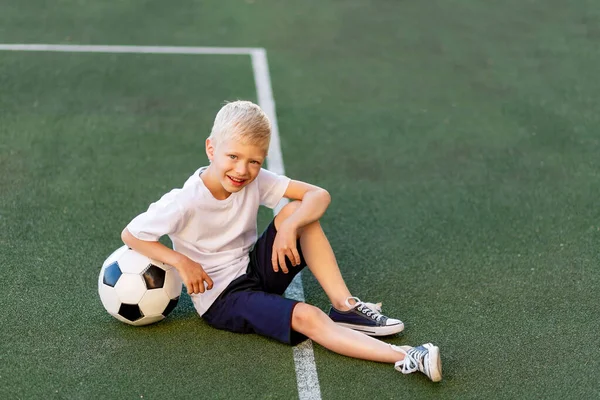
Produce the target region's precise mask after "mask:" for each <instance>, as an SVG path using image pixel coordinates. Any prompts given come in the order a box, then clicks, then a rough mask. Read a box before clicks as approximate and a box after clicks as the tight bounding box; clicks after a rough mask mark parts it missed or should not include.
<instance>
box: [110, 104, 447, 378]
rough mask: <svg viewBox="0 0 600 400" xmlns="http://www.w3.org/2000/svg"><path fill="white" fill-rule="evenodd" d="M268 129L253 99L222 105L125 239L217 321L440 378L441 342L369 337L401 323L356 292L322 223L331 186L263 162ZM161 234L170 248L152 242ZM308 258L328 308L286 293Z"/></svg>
mask: <svg viewBox="0 0 600 400" xmlns="http://www.w3.org/2000/svg"><path fill="white" fill-rule="evenodd" d="M270 135H271V125H270V122H269V119H268V118H267V116H266V115H265V114H264V112H263V111H262V110H261V109H260V108H259V107H258V106H257V105H256V104H253V103H251V102H248V101H236V102H233V103H228V104H226V105H225V106H224V107H223V108H221V110H220V111H219V112H218V114H217V116H216V118H215V122H214V126H213V128H212V132H211V134H210V137H209V138H208V139H206V143H205V146H206V154H207V156H208V159H209V160H210V164H209V166H208V167H203V168H200V169H199V170H198V171H196V172H195V173H194V174H193V175H192V176H191V177H190V178H189V179H188V180H187V181H186V182H185V184H184V186H183V188H181V189H174V190H172V191H171V192H169V193H167V194H165V195H164V196H163V197H162V198H161V199H160V200H159V201H158V202H156V203H153V204H151V205H150V207H149V208H148V210H147V211H146V212H145V213H143V214H140V215H139V216H137V217H136V218H134V219H133V220H132V221H131V222H130V223H129V225H128V226H127V227H126V228H125V229H124V230H123V233H122V235H121V237H122V239H123V242H125V244H127V245H128V246H129V247H131V248H132V249H134V250H136V251H138V252H139V253H141V254H144V255H146V256H148V257H150V258H153V259H156V260H159V261H162V262H164V263H167V264H170V265H172V266H174V267H175V268H176V269H177V270H178V272H179V274H180V275H181V278H182V279H183V282H184V284H185V286H186V287H187V291H188V293H189V294H190V296H191V298H192V301H193V303H194V307H195V308H196V310H197V312H198V313H199V314H200V316H202V318H203V319H204V320H205V321H206V322H207V323H208V324H209V325H211V326H213V327H216V328H219V329H225V330H229V331H232V332H241V333H258V334H261V335H264V336H267V337H270V338H273V339H276V340H278V341H280V342H283V343H287V344H292V345H293V344H297V343H299V342H301V341H303V340H305V339H306V338H307V337H308V338H310V339H312V340H313V341H314V342H316V343H319V344H320V345H322V346H324V347H326V348H327V349H329V350H332V351H334V352H337V353H339V354H343V355H346V356H350V357H355V358H361V359H365V360H372V361H378V362H389V363H394V366H395V368H396V369H397V370H398V371H401V372H402V373H404V374H408V373H411V372H415V371H421V372H423V373H424V374H425V375H427V377H428V378H429V379H431V380H432V381H434V382H437V381H439V380H441V379H442V372H441V361H440V355H439V348H438V347H436V346H434V345H432V344H431V343H427V344H424V345H422V346H419V347H410V346H394V345H390V344H387V343H384V342H382V341H379V340H377V339H374V338H372V337H370V336H368V335H372V336H380V335H391V334H394V333H398V332H400V331H402V330H403V329H404V324H403V323H402V321H400V320H397V319H392V318H387V317H386V316H384V315H382V314H381V309H380V308H379V307H378V306H377V305H374V304H370V303H364V302H361V301H360V300H359V299H358V298H356V297H352V295H351V294H350V291H349V290H348V288H347V287H346V284H345V283H344V281H343V279H342V276H341V273H340V270H339V267H338V265H337V262H336V259H335V256H334V254H333V251H332V249H331V246H330V245H329V242H328V240H327V238H326V237H325V234H324V233H323V230H322V229H321V226H320V224H319V219H320V218H321V217H322V216H323V214H324V213H325V210H326V209H327V207H328V205H329V203H330V200H331V199H330V196H329V193H328V192H327V191H325V190H324V189H321V188H319V187H316V186H313V185H310V184H308V183H304V182H300V181H295V180H291V179H289V178H287V177H285V176H279V175H276V174H274V173H272V172H270V171H267V170H264V169H262V168H261V166H262V164H263V163H264V161H265V158H266V156H267V150H268V148H269V141H270ZM283 197H285V198H288V199H290V200H295V201H292V202H291V203H289V204H287V205H286V206H284V207H283V208H282V209H281V211H280V212H279V214H277V216H276V217H275V218H274V220H273V221H272V222H271V224H270V225H269V227H268V228H267V229H266V230H265V232H264V233H263V234H262V235H261V237H260V238H259V239H258V240H257V234H256V219H257V213H258V208H259V205H261V204H262V205H265V206H267V207H269V208H274V207H275V206H276V205H277V204H278V203H279V201H280V200H281V199H282V198H283ZM163 235H169V237H170V238H171V240H172V242H173V250H171V249H169V248H168V247H166V246H164V245H162V244H161V243H159V242H158V239H159V238H160V237H161V236H163ZM304 266H308V268H309V269H310V270H311V272H312V273H313V275H314V276H315V278H316V279H317V281H318V282H319V284H320V285H321V286H322V287H323V289H324V290H325V293H326V294H327V296H328V297H329V299H330V301H331V303H332V307H331V310H330V311H329V315H328V314H325V313H324V312H323V311H321V310H320V309H319V308H317V307H314V306H311V305H308V304H306V303H302V302H297V301H295V300H291V299H286V298H284V297H282V294H283V292H284V291H285V289H286V288H287V286H288V285H289V284H290V283H291V281H292V279H293V277H294V276H295V275H296V274H297V273H298V272H300V270H301V269H302V268H303V267H304ZM367 334H368V335H367Z"/></svg>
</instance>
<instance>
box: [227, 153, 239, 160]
mask: <svg viewBox="0 0 600 400" xmlns="http://www.w3.org/2000/svg"><path fill="white" fill-rule="evenodd" d="M229 158H231V159H232V160H235V159H236V158H237V156H234V155H233V154H230V155H229Z"/></svg>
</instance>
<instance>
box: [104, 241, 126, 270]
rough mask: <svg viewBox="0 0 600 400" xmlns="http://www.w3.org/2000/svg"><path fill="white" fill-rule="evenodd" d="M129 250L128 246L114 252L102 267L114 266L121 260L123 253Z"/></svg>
mask: <svg viewBox="0 0 600 400" xmlns="http://www.w3.org/2000/svg"><path fill="white" fill-rule="evenodd" d="M128 249H129V248H128V247H127V246H121V247H119V248H118V249H116V250H115V251H113V253H112V254H111V255H110V256H108V258H107V259H106V261H104V264H102V267H106V266H107V265H109V264H112V263H113V262H115V261H117V260H118V259H119V257H121V255H122V254H123V253H125V252H126V251H127V250H128Z"/></svg>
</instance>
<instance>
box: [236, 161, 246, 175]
mask: <svg viewBox="0 0 600 400" xmlns="http://www.w3.org/2000/svg"><path fill="white" fill-rule="evenodd" d="M247 170H248V168H246V164H243V163H240V164H238V165H237V168H236V169H235V172H236V173H237V174H238V175H241V176H246V171H247Z"/></svg>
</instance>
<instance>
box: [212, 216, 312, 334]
mask: <svg viewBox="0 0 600 400" xmlns="http://www.w3.org/2000/svg"><path fill="white" fill-rule="evenodd" d="M276 234H277V230H276V229H275V221H274V220H273V221H272V222H271V224H270V225H269V226H268V227H267V229H266V230H265V231H264V232H263V234H262V235H261V236H260V237H259V238H258V240H257V242H256V244H255V245H254V249H252V251H251V252H250V262H249V264H248V268H247V270H246V274H245V275H242V276H240V277H239V278H237V279H235V280H234V281H233V282H231V283H230V284H229V286H227V288H225V290H224V291H223V293H221V294H220V295H219V297H217V300H215V302H214V303H213V304H212V305H211V306H210V308H209V309H208V310H207V311H206V312H205V313H204V315H202V318H203V319H204V320H205V321H206V322H207V323H208V324H209V325H210V326H213V327H215V328H218V329H223V330H227V331H230V332H238V333H257V334H259V335H262V336H267V337H269V338H272V339H275V340H278V341H280V342H283V343H287V344H291V345H295V344H298V343H300V342H302V341H304V340H306V336H304V335H302V334H301V333H298V332H296V331H294V330H293V329H292V311H293V310H294V307H296V304H298V301H296V300H291V299H287V298H285V297H283V296H282V295H283V293H284V292H285V290H286V289H287V287H288V286H289V285H290V283H291V282H292V279H294V276H296V275H297V274H298V273H299V272H300V271H301V270H302V268H304V267H305V266H306V262H305V261H304V256H303V255H302V249H301V248H300V241H299V240H298V241H297V242H296V247H297V248H298V253H299V254H300V265H298V266H295V267H293V266H292V265H291V262H290V260H288V259H287V257H286V264H287V268H288V271H289V272H288V273H287V274H284V273H283V272H282V271H281V270H279V272H275V271H273V264H272V262H271V254H272V251H273V242H274V240H275V235H276Z"/></svg>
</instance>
